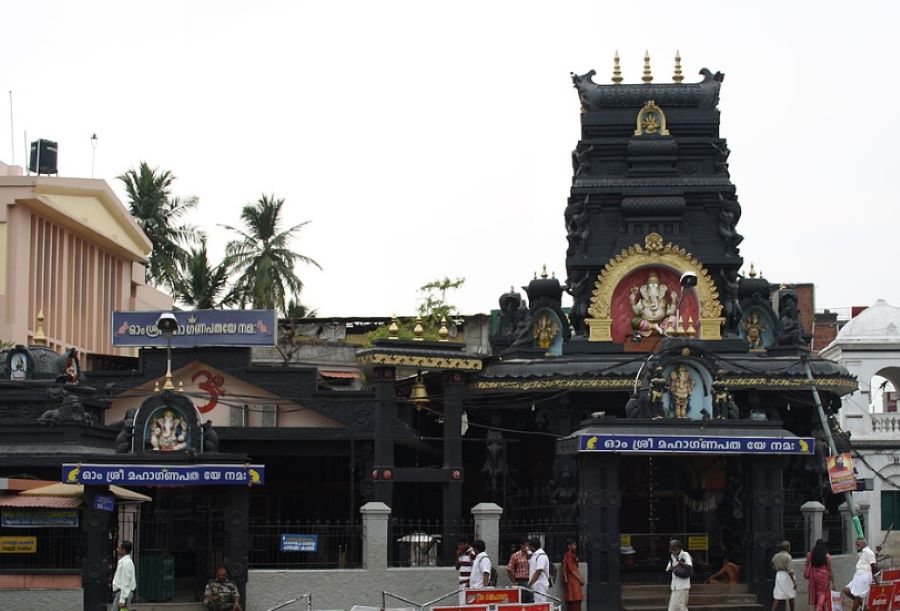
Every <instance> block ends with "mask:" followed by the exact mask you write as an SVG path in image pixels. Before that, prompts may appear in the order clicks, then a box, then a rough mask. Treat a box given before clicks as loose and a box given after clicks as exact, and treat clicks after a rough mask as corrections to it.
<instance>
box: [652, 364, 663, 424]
mask: <svg viewBox="0 0 900 611" xmlns="http://www.w3.org/2000/svg"><path fill="white" fill-rule="evenodd" d="M665 394H666V376H665V374H663V369H662V367H657V368H656V369H655V370H654V371H653V376H652V377H651V378H650V412H651V414H652V415H651V417H652V418H654V419H655V418H662V417H663V407H662V400H663V396H665Z"/></svg>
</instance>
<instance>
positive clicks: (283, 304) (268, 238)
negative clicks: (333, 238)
mask: <svg viewBox="0 0 900 611" xmlns="http://www.w3.org/2000/svg"><path fill="white" fill-rule="evenodd" d="M283 206H284V199H277V198H276V197H275V196H274V195H271V196H269V195H263V196H262V197H261V198H260V199H259V200H257V201H256V202H254V203H252V204H247V205H246V206H244V208H243V210H242V211H241V220H242V221H243V223H244V226H245V228H244V229H237V228H235V227H230V226H228V225H224V227H225V228H226V229H228V230H229V231H233V232H234V233H236V234H238V239H235V240H232V241H231V242H229V243H228V245H227V246H226V249H225V264H226V265H228V267H229V268H230V269H231V270H233V273H234V274H236V275H237V279H236V280H235V286H234V289H235V293H236V295H237V299H238V302H239V303H240V305H241V306H242V307H245V306H246V305H247V304H250V305H251V306H252V307H254V308H263V309H276V310H278V311H279V312H282V313H286V312H287V302H288V300H289V299H290V298H291V297H295V296H297V295H299V294H300V291H301V290H302V289H303V282H302V281H301V280H300V277H299V276H298V275H297V273H296V271H295V267H296V266H297V264H298V263H306V264H308V265H314V266H315V267H317V268H319V269H322V266H320V265H319V264H318V263H317V262H316V261H315V260H313V259H311V258H310V257H307V256H305V255H301V254H299V253H297V252H295V251H294V250H292V249H291V247H290V242H291V241H292V239H293V238H294V237H296V234H297V232H299V231H300V229H301V228H303V226H304V225H306V224H308V223H309V221H305V222H303V223H300V224H298V225H294V226H293V227H290V228H288V229H285V230H284V231H281V230H280V225H281V210H282V208H283Z"/></svg>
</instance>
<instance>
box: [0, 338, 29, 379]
mask: <svg viewBox="0 0 900 611" xmlns="http://www.w3.org/2000/svg"><path fill="white" fill-rule="evenodd" d="M6 374H7V375H6V379H8V380H13V381H14V382H21V381H22V380H27V379H30V378H32V377H33V375H34V359H33V358H32V357H31V353H30V352H29V351H28V350H27V349H26V348H23V347H22V346H17V347H15V348H13V349H12V350H10V351H9V352H8V353H7V355H6Z"/></svg>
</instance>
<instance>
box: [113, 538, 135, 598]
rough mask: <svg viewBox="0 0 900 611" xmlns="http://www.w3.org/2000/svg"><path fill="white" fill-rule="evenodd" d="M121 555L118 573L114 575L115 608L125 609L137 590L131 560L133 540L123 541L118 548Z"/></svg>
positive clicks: (117, 566) (117, 550)
mask: <svg viewBox="0 0 900 611" xmlns="http://www.w3.org/2000/svg"><path fill="white" fill-rule="evenodd" d="M116 555H117V556H118V557H119V560H118V562H117V563H116V573H115V575H113V582H112V589H113V609H125V608H127V607H128V605H130V604H131V600H132V599H133V598H134V591H135V590H137V577H136V576H135V574H134V562H133V561H132V560H131V541H122V542H121V543H119V547H117V548H116Z"/></svg>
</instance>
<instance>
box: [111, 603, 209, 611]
mask: <svg viewBox="0 0 900 611" xmlns="http://www.w3.org/2000/svg"><path fill="white" fill-rule="evenodd" d="M109 609H110V611H117V610H115V609H113V608H112V605H110V606H109ZM128 611H204V609H203V604H202V603H199V602H196V603H178V602H176V603H131V604H130V605H128Z"/></svg>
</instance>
